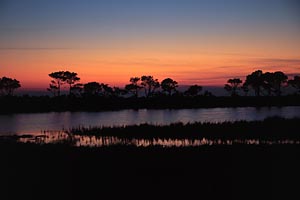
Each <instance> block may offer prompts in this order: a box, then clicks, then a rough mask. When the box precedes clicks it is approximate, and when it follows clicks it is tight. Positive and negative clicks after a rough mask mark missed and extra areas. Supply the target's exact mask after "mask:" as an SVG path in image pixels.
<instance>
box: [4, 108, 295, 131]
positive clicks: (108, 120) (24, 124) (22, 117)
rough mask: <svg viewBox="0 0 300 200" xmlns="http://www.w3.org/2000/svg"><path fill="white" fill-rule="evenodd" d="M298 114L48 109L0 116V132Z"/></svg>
mask: <svg viewBox="0 0 300 200" xmlns="http://www.w3.org/2000/svg"><path fill="white" fill-rule="evenodd" d="M275 115H276V116H280V117H282V118H293V117H300V106H290V107H262V108H253V107H245V108H207V109H179V110H147V109H141V110H121V111H109V112H61V113H56V112H50V113H34V114H28V113H26V114H10V115H0V124H1V126H0V135H14V134H35V135H38V134H40V131H41V130H62V129H70V128H73V127H79V126H85V127H89V126H98V127H99V126H106V127H111V126H124V125H125V126H127V125H139V124H143V123H148V124H155V125H167V124H171V123H176V122H182V123H188V122H195V121H198V122H212V123H215V122H224V121H239V120H246V121H253V120H263V119H265V118H267V117H272V116H275Z"/></svg>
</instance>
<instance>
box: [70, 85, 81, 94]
mask: <svg viewBox="0 0 300 200" xmlns="http://www.w3.org/2000/svg"><path fill="white" fill-rule="evenodd" d="M82 91H83V84H81V83H77V84H75V85H73V86H72V87H71V94H72V95H74V96H81V94H82Z"/></svg>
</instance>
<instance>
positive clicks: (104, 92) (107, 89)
mask: <svg viewBox="0 0 300 200" xmlns="http://www.w3.org/2000/svg"><path fill="white" fill-rule="evenodd" d="M101 88H102V95H103V96H104V97H110V96H113V94H114V90H113V88H111V87H109V86H108V84H104V83H101Z"/></svg>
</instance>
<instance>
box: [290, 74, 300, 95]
mask: <svg viewBox="0 0 300 200" xmlns="http://www.w3.org/2000/svg"><path fill="white" fill-rule="evenodd" d="M288 84H289V85H291V86H292V87H294V88H296V89H297V90H298V93H300V76H295V77H294V79H292V80H289V81H288Z"/></svg>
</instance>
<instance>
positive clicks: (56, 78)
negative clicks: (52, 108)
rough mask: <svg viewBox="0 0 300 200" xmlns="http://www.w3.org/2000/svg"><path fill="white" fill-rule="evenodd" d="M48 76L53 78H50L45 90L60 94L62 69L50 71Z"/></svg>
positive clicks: (62, 77)
mask: <svg viewBox="0 0 300 200" xmlns="http://www.w3.org/2000/svg"><path fill="white" fill-rule="evenodd" d="M49 76H50V77H51V78H53V80H51V83H50V85H49V88H47V90H48V91H50V92H52V93H53V94H54V96H60V88H61V86H62V85H63V84H64V81H65V76H64V71H59V72H52V73H51V74H49Z"/></svg>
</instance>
